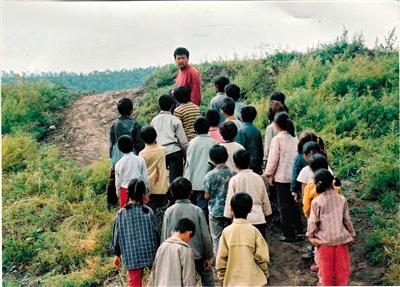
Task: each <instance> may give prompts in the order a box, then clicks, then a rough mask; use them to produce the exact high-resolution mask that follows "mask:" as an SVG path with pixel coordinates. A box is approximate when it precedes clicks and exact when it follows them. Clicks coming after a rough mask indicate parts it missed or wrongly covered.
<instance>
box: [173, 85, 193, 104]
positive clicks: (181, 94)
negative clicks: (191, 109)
mask: <svg viewBox="0 0 400 287" xmlns="http://www.w3.org/2000/svg"><path fill="white" fill-rule="evenodd" d="M190 92H191V91H190V89H189V88H188V87H185V86H180V87H177V88H176V89H175V90H174V97H175V99H176V100H177V101H178V102H179V103H181V104H186V103H187V102H190Z"/></svg>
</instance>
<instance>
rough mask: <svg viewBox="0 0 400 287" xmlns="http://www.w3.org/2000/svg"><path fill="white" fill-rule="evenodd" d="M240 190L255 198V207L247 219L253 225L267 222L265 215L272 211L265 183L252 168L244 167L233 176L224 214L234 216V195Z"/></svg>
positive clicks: (228, 216) (229, 216)
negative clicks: (232, 207) (232, 201)
mask: <svg viewBox="0 0 400 287" xmlns="http://www.w3.org/2000/svg"><path fill="white" fill-rule="evenodd" d="M238 192H246V193H248V194H249V195H250V196H251V199H252V200H253V207H252V209H251V211H250V213H249V215H248V216H247V221H248V222H249V223H251V224H253V225H256V224H263V223H265V222H266V221H265V217H266V216H268V215H270V214H271V213H272V210H271V204H270V202H269V198H268V194H267V190H266V188H265V184H264V181H263V179H262V178H261V176H260V175H258V174H256V173H254V172H253V171H252V170H251V169H242V170H240V171H239V173H238V174H237V175H235V176H233V177H232V178H231V180H230V181H229V186H228V194H227V196H226V201H225V210H224V216H225V217H227V218H232V217H233V213H232V211H231V209H230V203H231V199H232V197H233V196H234V195H235V194H236V193H238Z"/></svg>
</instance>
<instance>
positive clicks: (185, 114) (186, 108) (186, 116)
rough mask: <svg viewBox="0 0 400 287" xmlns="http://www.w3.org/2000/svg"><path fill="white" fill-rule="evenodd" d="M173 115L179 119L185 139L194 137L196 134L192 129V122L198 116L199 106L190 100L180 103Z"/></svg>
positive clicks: (189, 139)
mask: <svg viewBox="0 0 400 287" xmlns="http://www.w3.org/2000/svg"><path fill="white" fill-rule="evenodd" d="M174 116H175V117H177V118H178V119H179V120H181V122H182V125H183V129H184V131H185V134H186V138H187V140H188V141H191V140H192V139H194V138H195V137H196V136H197V134H196V131H195V130H194V122H195V121H196V118H197V117H199V116H200V109H199V107H198V106H196V105H195V104H193V103H192V102H188V103H186V104H182V105H180V106H178V107H177V108H176V109H175V111H174Z"/></svg>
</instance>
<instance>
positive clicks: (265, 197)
mask: <svg viewBox="0 0 400 287" xmlns="http://www.w3.org/2000/svg"><path fill="white" fill-rule="evenodd" d="M260 182H261V184H262V190H263V198H262V201H261V202H262V209H263V212H264V216H266V217H267V216H268V215H270V214H272V208H271V203H270V202H269V198H268V193H267V189H266V188H265V184H264V181H263V180H262V179H261V181H260Z"/></svg>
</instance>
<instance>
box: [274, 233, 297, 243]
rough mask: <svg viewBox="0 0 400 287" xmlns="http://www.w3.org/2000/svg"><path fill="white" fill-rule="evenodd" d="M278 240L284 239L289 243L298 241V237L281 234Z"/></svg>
mask: <svg viewBox="0 0 400 287" xmlns="http://www.w3.org/2000/svg"><path fill="white" fill-rule="evenodd" d="M278 240H279V241H283V242H289V243H292V242H298V239H297V238H296V237H294V238H287V237H286V236H285V235H281V236H279V237H278Z"/></svg>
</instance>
